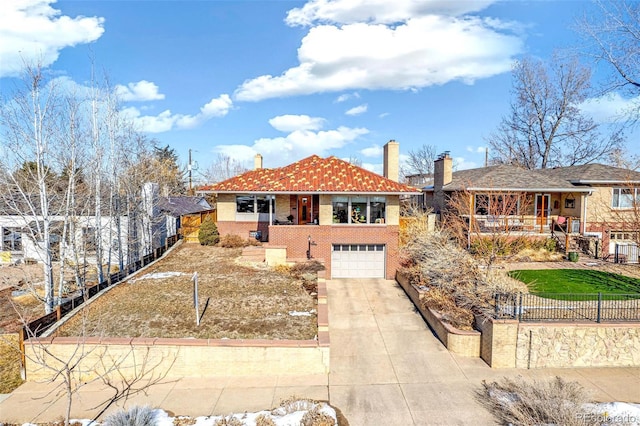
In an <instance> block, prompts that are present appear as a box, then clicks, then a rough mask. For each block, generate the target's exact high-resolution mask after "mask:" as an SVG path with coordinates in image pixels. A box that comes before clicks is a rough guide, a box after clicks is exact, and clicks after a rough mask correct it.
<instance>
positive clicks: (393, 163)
mask: <svg viewBox="0 0 640 426" xmlns="http://www.w3.org/2000/svg"><path fill="white" fill-rule="evenodd" d="M382 162H383V164H382V175H383V176H384V177H386V178H387V179H390V180H392V181H394V182H398V180H399V178H400V144H399V143H398V142H396V141H394V140H393V139H391V140H390V141H389V142H387V143H386V144H385V146H384V148H383V159H382Z"/></svg>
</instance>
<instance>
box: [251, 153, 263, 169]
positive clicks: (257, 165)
mask: <svg viewBox="0 0 640 426" xmlns="http://www.w3.org/2000/svg"><path fill="white" fill-rule="evenodd" d="M261 168H262V155H260V154H256V156H255V157H254V158H253V169H254V170H258V169H261Z"/></svg>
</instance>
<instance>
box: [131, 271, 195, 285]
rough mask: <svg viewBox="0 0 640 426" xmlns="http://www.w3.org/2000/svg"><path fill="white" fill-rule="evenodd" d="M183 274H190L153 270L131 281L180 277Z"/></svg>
mask: <svg viewBox="0 0 640 426" xmlns="http://www.w3.org/2000/svg"><path fill="white" fill-rule="evenodd" d="M181 275H189V274H185V273H184V272H152V273H149V274H144V275H143V276H141V277H138V278H136V279H134V280H129V283H130V284H133V283H135V282H136V281H140V280H161V279H163V278H171V277H179V276H181Z"/></svg>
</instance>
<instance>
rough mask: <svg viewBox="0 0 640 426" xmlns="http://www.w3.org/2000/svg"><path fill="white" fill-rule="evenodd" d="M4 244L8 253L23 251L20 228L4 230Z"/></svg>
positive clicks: (4, 248)
mask: <svg viewBox="0 0 640 426" xmlns="http://www.w3.org/2000/svg"><path fill="white" fill-rule="evenodd" d="M2 244H3V246H2V247H3V250H6V251H20V250H22V234H21V232H20V228H3V229H2Z"/></svg>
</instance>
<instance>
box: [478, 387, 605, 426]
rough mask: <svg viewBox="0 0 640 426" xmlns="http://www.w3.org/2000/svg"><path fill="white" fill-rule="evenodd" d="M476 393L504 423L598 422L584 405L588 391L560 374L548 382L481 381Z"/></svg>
mask: <svg viewBox="0 0 640 426" xmlns="http://www.w3.org/2000/svg"><path fill="white" fill-rule="evenodd" d="M482 386H483V387H482V389H480V390H479V391H478V392H477V394H476V396H477V398H478V400H479V401H480V402H481V403H482V404H483V405H484V406H485V407H487V408H488V409H489V410H490V411H491V412H492V413H493V414H494V416H495V417H496V418H498V419H499V420H500V421H501V422H503V423H504V424H515V425H545V424H554V425H565V426H578V425H580V426H584V425H595V424H598V423H597V422H596V421H595V417H596V416H593V417H594V419H591V418H590V417H591V416H589V412H588V411H587V409H586V408H585V404H586V403H587V402H588V397H589V395H588V393H587V391H586V390H585V389H584V388H583V387H582V386H581V385H580V384H579V383H577V382H567V381H564V380H563V379H562V378H560V377H555V378H553V379H551V380H547V381H536V380H534V381H531V382H529V381H526V380H525V379H523V378H522V377H521V376H518V377H517V378H516V379H509V378H504V379H503V380H502V381H501V382H500V383H498V382H491V383H487V382H485V381H483V382H482Z"/></svg>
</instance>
